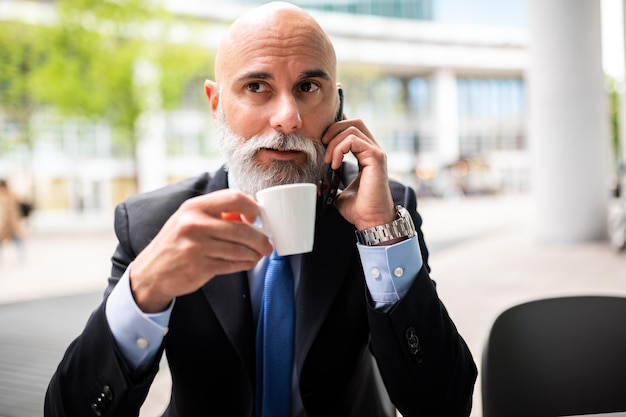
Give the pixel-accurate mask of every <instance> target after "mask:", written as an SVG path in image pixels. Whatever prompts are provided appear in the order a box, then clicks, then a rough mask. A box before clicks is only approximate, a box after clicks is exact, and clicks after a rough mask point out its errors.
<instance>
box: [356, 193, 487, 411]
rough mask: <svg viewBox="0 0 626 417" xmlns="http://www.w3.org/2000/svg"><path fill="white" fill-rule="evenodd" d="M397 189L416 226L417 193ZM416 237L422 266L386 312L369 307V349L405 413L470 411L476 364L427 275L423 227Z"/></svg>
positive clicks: (392, 397)
mask: <svg viewBox="0 0 626 417" xmlns="http://www.w3.org/2000/svg"><path fill="white" fill-rule="evenodd" d="M392 189H393V188H392ZM395 191H397V190H395ZM398 195H399V196H400V198H396V202H397V203H398V204H402V205H404V206H405V207H406V208H407V209H408V210H409V212H410V213H411V215H412V216H413V220H414V222H415V225H416V228H420V226H421V218H420V217H419V215H418V214H417V211H416V197H415V193H414V192H413V190H411V189H410V188H405V189H404V191H403V192H401V193H398V192H394V196H398ZM418 237H419V242H420V250H421V252H422V256H423V257H424V266H422V268H421V269H420V271H419V273H418V274H417V276H416V277H415V280H414V281H413V284H412V285H411V287H410V289H409V291H408V293H407V294H406V295H405V297H403V298H402V300H400V301H399V302H398V303H397V304H396V305H395V306H394V307H393V308H392V309H391V310H390V311H389V312H387V313H384V312H379V311H376V310H374V309H373V308H370V309H369V311H368V318H369V322H370V331H371V349H372V352H373V354H374V356H375V358H376V360H377V363H378V366H379V369H380V372H381V375H382V378H383V381H384V383H385V387H386V388H387V391H388V393H389V396H390V398H391V400H392V402H393V403H394V405H395V406H396V407H397V408H398V410H399V411H400V413H401V414H402V415H403V416H404V417H410V416H435V415H436V416H468V415H469V414H470V411H471V407H472V394H473V390H474V383H475V381H476V376H477V369H476V365H475V363H474V360H473V358H472V355H471V353H470V351H469V348H468V347H467V344H466V343H465V341H464V340H463V338H462V337H461V336H460V335H459V333H458V331H457V329H456V327H455V325H454V323H453V322H452V320H451V318H450V317H449V315H448V312H447V311H446V309H445V307H444V305H443V304H442V302H441V301H440V300H439V297H438V295H437V291H436V287H435V284H434V282H433V281H432V280H431V279H430V276H429V270H430V268H429V267H428V264H427V259H428V251H427V250H426V248H425V243H424V240H423V235H422V233H421V230H419V231H418ZM370 301H371V300H370ZM369 305H370V306H371V305H372V303H371V302H370V303H369Z"/></svg>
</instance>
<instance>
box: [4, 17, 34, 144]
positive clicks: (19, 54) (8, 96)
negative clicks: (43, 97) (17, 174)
mask: <svg viewBox="0 0 626 417" xmlns="http://www.w3.org/2000/svg"><path fill="white" fill-rule="evenodd" d="M43 39H44V34H43V31H42V30H41V29H40V28H38V27H35V26H31V25H27V24H25V23H20V22H4V23H2V24H0V109H1V110H2V113H1V116H2V117H1V119H0V120H2V122H4V123H6V124H7V125H10V126H11V127H12V129H11V130H12V131H13V133H14V134H13V135H11V136H10V137H9V136H7V135H6V132H7V131H8V130H9V129H3V130H4V132H5V135H2V136H0V151H2V150H7V149H12V148H14V147H16V146H18V145H19V144H25V145H27V146H29V145H30V141H31V137H30V118H31V116H32V113H33V112H34V110H35V108H36V100H35V95H34V92H33V87H32V83H31V75H32V73H33V71H34V69H35V68H37V67H38V66H40V65H41V63H42V62H43V60H44V48H43V47H42V45H43Z"/></svg>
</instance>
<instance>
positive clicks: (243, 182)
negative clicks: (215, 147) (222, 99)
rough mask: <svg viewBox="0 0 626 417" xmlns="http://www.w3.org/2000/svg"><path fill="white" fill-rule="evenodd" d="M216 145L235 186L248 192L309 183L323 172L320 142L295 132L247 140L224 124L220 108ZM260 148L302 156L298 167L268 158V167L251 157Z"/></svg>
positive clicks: (253, 193)
mask: <svg viewBox="0 0 626 417" xmlns="http://www.w3.org/2000/svg"><path fill="white" fill-rule="evenodd" d="M217 127H218V131H219V146H220V149H221V151H222V154H223V155H224V157H225V158H226V167H227V169H228V171H229V172H230V174H231V175H232V176H233V177H234V180H235V182H236V184H237V187H238V188H239V189H240V190H241V191H243V192H245V193H247V194H249V195H255V194H256V192H257V191H259V190H262V189H264V188H268V187H271V186H274V185H280V184H292V183H313V184H317V182H318V181H319V180H320V179H321V178H322V175H323V174H324V169H325V164H324V154H325V152H326V149H325V147H324V145H323V144H322V142H321V141H319V140H316V139H313V138H307V137H304V136H301V135H298V134H296V133H290V134H287V135H285V134H283V133H280V132H276V133H274V134H264V135H254V136H252V137H251V138H250V139H247V140H246V139H245V138H242V137H240V136H237V135H236V134H235V133H233V131H232V130H231V129H230V127H229V126H228V123H227V122H226V117H225V116H224V110H223V109H222V107H221V106H220V105H218V108H217ZM262 148H269V149H277V148H282V149H289V150H294V151H300V152H302V153H304V154H305V155H306V158H307V160H306V163H305V164H303V165H302V166H300V165H298V164H297V163H296V162H294V161H282V160H272V161H271V164H270V166H269V167H265V166H264V165H263V164H262V163H260V162H259V161H257V160H255V156H256V154H257V153H258V152H259V150H260V149H262Z"/></svg>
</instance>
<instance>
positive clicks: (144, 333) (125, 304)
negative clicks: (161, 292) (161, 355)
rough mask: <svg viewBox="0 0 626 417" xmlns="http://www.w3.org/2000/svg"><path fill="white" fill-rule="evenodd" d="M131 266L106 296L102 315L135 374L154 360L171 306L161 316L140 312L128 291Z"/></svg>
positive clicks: (172, 304)
mask: <svg viewBox="0 0 626 417" xmlns="http://www.w3.org/2000/svg"><path fill="white" fill-rule="evenodd" d="M131 266H132V264H131V265H129V267H128V268H127V269H126V272H124V275H122V277H121V278H120V280H119V282H118V283H117V285H116V286H115V288H113V291H111V294H109V297H108V299H107V301H106V308H105V313H106V318H107V322H108V323H109V327H110V329H111V333H113V337H114V339H115V341H116V342H117V346H118V347H119V349H120V351H121V352H122V355H123V356H124V359H126V362H127V363H128V365H129V366H130V367H131V368H133V370H137V369H138V368H140V367H141V366H142V365H146V364H147V363H149V362H150V361H151V360H152V359H154V356H155V355H156V353H157V352H158V350H159V347H160V346H161V343H162V342H163V338H164V337H165V335H166V334H167V331H168V327H167V325H168V323H169V320H170V315H171V313H172V308H173V307H174V302H172V303H170V305H169V307H168V308H167V310H165V311H163V312H161V313H156V314H146V313H144V312H143V311H141V309H140V308H139V307H138V306H137V304H136V303H135V300H134V298H133V295H132V292H131V290H130V268H131Z"/></svg>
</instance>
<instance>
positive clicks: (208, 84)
mask: <svg viewBox="0 0 626 417" xmlns="http://www.w3.org/2000/svg"><path fill="white" fill-rule="evenodd" d="M204 94H206V96H207V98H208V99H209V102H210V103H211V110H212V111H213V112H215V111H216V110H217V104H218V103H219V99H220V92H219V88H218V87H217V83H216V82H215V81H211V80H206V81H204Z"/></svg>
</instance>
